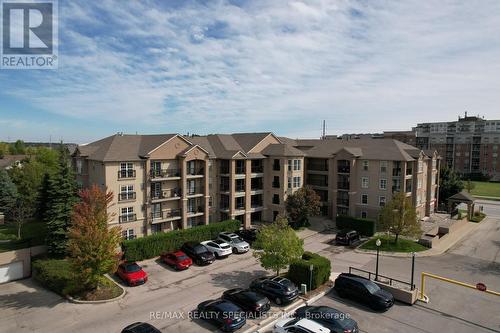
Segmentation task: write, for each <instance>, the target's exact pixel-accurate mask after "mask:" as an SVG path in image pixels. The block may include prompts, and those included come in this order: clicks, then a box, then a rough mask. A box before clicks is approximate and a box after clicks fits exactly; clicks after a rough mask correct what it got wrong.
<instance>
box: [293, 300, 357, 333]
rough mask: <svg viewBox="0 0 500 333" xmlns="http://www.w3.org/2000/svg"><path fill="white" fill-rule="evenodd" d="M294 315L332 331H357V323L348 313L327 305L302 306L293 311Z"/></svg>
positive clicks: (336, 332)
mask: <svg viewBox="0 0 500 333" xmlns="http://www.w3.org/2000/svg"><path fill="white" fill-rule="evenodd" d="M294 317H296V318H306V319H309V320H313V321H315V322H317V323H318V324H321V325H323V326H325V327H326V328H328V329H329V330H330V331H331V332H332V333H334V332H335V333H344V332H351V333H357V332H359V329H358V324H357V323H356V322H355V321H354V320H352V319H351V318H350V316H349V315H348V314H345V313H343V312H342V311H339V310H337V309H334V308H331V307H329V306H303V307H301V308H298V309H297V310H296V311H295V314H294Z"/></svg>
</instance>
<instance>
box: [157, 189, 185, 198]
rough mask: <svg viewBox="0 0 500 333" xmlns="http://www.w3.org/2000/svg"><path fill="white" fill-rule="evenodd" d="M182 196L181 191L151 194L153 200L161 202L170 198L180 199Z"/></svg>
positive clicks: (172, 190)
mask: <svg viewBox="0 0 500 333" xmlns="http://www.w3.org/2000/svg"><path fill="white" fill-rule="evenodd" d="M181 195H182V191H181V189H178V188H176V189H170V190H162V191H161V192H156V193H151V200H160V199H168V198H178V197H180V196H181Z"/></svg>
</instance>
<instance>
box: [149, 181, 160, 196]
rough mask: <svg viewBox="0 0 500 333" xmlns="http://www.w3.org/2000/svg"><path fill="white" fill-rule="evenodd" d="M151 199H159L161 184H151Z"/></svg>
mask: <svg viewBox="0 0 500 333" xmlns="http://www.w3.org/2000/svg"><path fill="white" fill-rule="evenodd" d="M151 197H153V198H160V197H161V183H152V184H151Z"/></svg>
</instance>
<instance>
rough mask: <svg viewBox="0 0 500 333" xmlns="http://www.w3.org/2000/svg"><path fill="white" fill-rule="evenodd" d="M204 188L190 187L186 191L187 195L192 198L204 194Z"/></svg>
mask: <svg viewBox="0 0 500 333" xmlns="http://www.w3.org/2000/svg"><path fill="white" fill-rule="evenodd" d="M204 189H205V188H204V187H203V186H196V187H191V188H188V189H187V193H186V194H187V195H188V196H194V195H203V194H205V190H204Z"/></svg>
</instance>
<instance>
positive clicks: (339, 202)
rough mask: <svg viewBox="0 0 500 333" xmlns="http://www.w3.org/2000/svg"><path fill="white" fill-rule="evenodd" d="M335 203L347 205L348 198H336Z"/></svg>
mask: <svg viewBox="0 0 500 333" xmlns="http://www.w3.org/2000/svg"><path fill="white" fill-rule="evenodd" d="M337 205H341V206H349V199H339V198H337Z"/></svg>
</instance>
